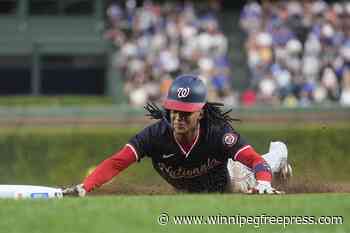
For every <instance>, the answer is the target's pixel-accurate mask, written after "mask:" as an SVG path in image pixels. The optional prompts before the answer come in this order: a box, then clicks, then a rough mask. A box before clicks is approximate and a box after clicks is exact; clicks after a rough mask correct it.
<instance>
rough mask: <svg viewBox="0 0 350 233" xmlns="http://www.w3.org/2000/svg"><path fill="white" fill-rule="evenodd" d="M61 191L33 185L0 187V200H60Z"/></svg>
mask: <svg viewBox="0 0 350 233" xmlns="http://www.w3.org/2000/svg"><path fill="white" fill-rule="evenodd" d="M62 197H63V195H62V189H59V188H51V187H46V186H33V185H0V198H14V199H22V198H34V199H35V198H62Z"/></svg>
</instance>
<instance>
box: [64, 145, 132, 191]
mask: <svg viewBox="0 0 350 233" xmlns="http://www.w3.org/2000/svg"><path fill="white" fill-rule="evenodd" d="M136 161H137V153H136V151H135V150H134V148H133V147H132V146H131V145H129V144H127V145H126V146H124V147H123V148H122V149H121V150H120V151H119V152H117V153H116V154H114V155H112V156H111V157H109V158H107V159H106V160H104V161H103V162H101V163H100V164H99V165H98V166H97V167H96V169H95V170H94V171H93V172H92V173H91V174H90V175H89V176H87V177H86V178H85V180H84V181H83V183H82V184H79V185H76V186H73V187H70V188H67V189H65V190H63V193H64V194H66V195H73V196H85V194H86V192H90V191H92V190H93V189H95V188H97V187H100V186H101V185H103V184H105V183H107V182H108V181H110V180H111V179H112V178H113V177H115V176H116V175H118V174H119V173H120V172H121V171H123V170H124V169H126V168H127V167H129V166H130V165H131V164H132V163H134V162H136Z"/></svg>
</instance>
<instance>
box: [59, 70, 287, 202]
mask: <svg viewBox="0 0 350 233" xmlns="http://www.w3.org/2000/svg"><path fill="white" fill-rule="evenodd" d="M220 106H221V105H220V104H217V103H209V102H207V88H206V86H205V84H204V83H203V82H202V81H201V80H200V79H199V78H198V77H197V76H194V75H182V76H179V77H177V78H176V79H175V80H174V81H173V83H172V85H171V87H170V89H169V92H168V96H167V98H166V100H165V102H164V104H163V109H159V108H158V107H157V106H156V105H153V104H148V105H147V106H145V109H146V110H147V111H148V112H149V114H148V115H149V116H151V117H152V118H155V119H157V120H158V121H157V122H155V123H154V124H151V125H150V126H148V127H146V128H145V129H143V130H142V131H141V132H139V133H138V134H137V135H135V136H134V137H133V138H131V139H130V141H129V142H128V143H127V144H126V145H125V146H124V147H123V148H122V149H121V150H120V151H119V152H117V153H116V154H114V155H112V156H111V157H110V158H107V159H106V160H104V161H103V162H102V163H101V164H99V165H98V166H97V168H96V169H95V170H94V171H93V172H92V173H91V174H90V175H89V176H88V177H86V178H85V180H84V181H83V183H82V184H79V185H75V186H72V187H70V188H67V189H65V190H64V191H63V193H64V194H66V195H79V196H84V195H85V194H86V193H88V192H90V191H92V190H94V189H96V188H98V187H100V186H101V185H103V184H104V183H106V182H108V181H110V180H111V179H112V178H113V177H114V176H116V175H118V174H119V173H120V172H121V171H123V170H124V169H126V168H127V167H128V166H130V165H131V164H133V163H135V162H136V161H141V160H142V159H143V158H144V157H146V156H148V157H150V158H151V160H152V164H153V168H154V169H155V170H156V171H157V172H158V173H159V175H160V176H161V177H163V178H164V179H165V180H166V181H167V182H168V183H169V184H170V185H172V186H173V187H174V188H175V189H176V190H178V191H180V192H191V193H211V192H219V193H222V192H232V191H238V192H244V193H259V194H264V193H266V194H280V193H282V192H280V191H277V190H276V189H274V188H273V187H272V186H271V181H272V176H273V174H274V173H280V174H281V175H282V176H283V177H288V176H290V175H291V172H292V170H291V167H290V165H289V164H288V163H287V148H286V146H285V144H284V143H282V142H272V143H271V144H270V150H269V152H268V153H267V154H265V155H263V156H261V155H260V154H259V153H257V152H256V151H255V150H254V148H253V146H251V145H250V144H249V143H248V142H247V141H246V140H245V139H244V138H243V137H242V136H241V135H240V134H239V133H238V132H237V131H235V130H234V129H233V127H232V126H231V124H230V122H231V121H233V120H234V119H233V118H231V117H230V116H229V115H228V112H223V111H222V110H221V109H220Z"/></svg>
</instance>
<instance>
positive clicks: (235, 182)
mask: <svg viewBox="0 0 350 233" xmlns="http://www.w3.org/2000/svg"><path fill="white" fill-rule="evenodd" d="M262 157H263V158H264V159H265V160H266V162H267V163H268V164H269V165H270V167H271V170H272V172H273V175H274V177H277V178H278V179H279V181H280V182H286V181H287V179H288V178H289V177H290V176H291V175H292V168H291V166H290V164H288V149H287V146H286V145H285V144H284V143H283V142H271V143H270V148H269V152H268V153H266V154H264V155H262ZM227 168H228V171H229V175H230V180H231V189H233V191H234V192H246V191H248V190H249V189H250V188H253V187H254V186H255V184H256V180H255V177H254V172H253V171H252V170H251V169H249V168H248V167H246V166H245V165H243V164H241V163H240V162H236V161H233V160H232V159H230V160H229V161H228V164H227Z"/></svg>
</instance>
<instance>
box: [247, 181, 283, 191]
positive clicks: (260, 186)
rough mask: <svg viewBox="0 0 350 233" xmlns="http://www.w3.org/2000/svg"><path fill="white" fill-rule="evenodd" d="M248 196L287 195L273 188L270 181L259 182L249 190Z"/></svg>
mask: <svg viewBox="0 0 350 233" xmlns="http://www.w3.org/2000/svg"><path fill="white" fill-rule="evenodd" d="M247 194H285V192H283V191H279V190H277V189H275V188H273V187H272V186H271V183H270V182H268V181H260V180H258V181H257V184H256V186H255V187H253V188H251V189H249V190H248V192H247Z"/></svg>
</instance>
